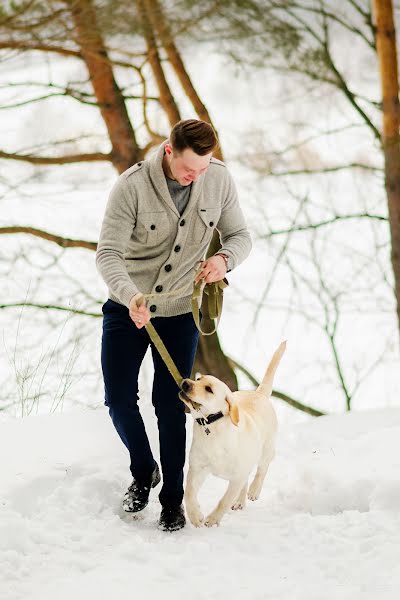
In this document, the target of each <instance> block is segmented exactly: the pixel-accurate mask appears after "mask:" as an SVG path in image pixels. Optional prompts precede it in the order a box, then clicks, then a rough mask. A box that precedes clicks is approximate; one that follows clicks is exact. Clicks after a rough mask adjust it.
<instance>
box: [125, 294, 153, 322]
mask: <svg viewBox="0 0 400 600" xmlns="http://www.w3.org/2000/svg"><path fill="white" fill-rule="evenodd" d="M142 298H143V294H141V293H140V292H139V293H138V294H135V295H134V296H133V298H132V300H131V301H130V304H129V316H130V318H131V319H132V321H133V322H134V323H135V325H136V327H137V328H138V329H142V327H144V326H145V325H147V323H148V322H149V321H150V311H149V309H148V308H147V306H146V304H145V302H144V300H143V304H141V305H140V306H138V303H140V302H139V301H140V299H142Z"/></svg>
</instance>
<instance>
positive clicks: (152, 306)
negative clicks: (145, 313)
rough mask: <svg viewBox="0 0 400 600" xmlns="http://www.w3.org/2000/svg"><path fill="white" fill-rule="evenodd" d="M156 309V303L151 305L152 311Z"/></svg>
mask: <svg viewBox="0 0 400 600" xmlns="http://www.w3.org/2000/svg"><path fill="white" fill-rule="evenodd" d="M156 310H157V306H156V305H155V304H152V305H151V306H150V312H156Z"/></svg>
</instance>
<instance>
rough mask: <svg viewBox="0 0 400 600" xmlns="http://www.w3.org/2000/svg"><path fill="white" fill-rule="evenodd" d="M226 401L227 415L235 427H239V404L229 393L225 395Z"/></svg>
mask: <svg viewBox="0 0 400 600" xmlns="http://www.w3.org/2000/svg"><path fill="white" fill-rule="evenodd" d="M226 401H227V403H228V406H229V416H230V418H231V421H232V423H233V424H234V425H236V427H239V418H240V416H239V406H238V405H237V404H236V402H234V400H233V397H232V395H230V394H229V395H227V396H226Z"/></svg>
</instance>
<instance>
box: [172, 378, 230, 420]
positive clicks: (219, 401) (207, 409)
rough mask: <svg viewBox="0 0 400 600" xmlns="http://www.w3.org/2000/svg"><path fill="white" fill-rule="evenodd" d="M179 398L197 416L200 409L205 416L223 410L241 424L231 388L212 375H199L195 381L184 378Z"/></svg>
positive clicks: (223, 412)
mask: <svg viewBox="0 0 400 600" xmlns="http://www.w3.org/2000/svg"><path fill="white" fill-rule="evenodd" d="M179 398H180V399H181V400H182V402H184V403H185V405H186V407H187V408H188V409H189V411H190V412H191V413H192V415H193V417H195V418H198V416H199V412H198V411H200V412H201V414H202V415H203V416H204V417H208V415H212V414H214V413H217V412H220V411H221V412H222V414H224V415H227V414H229V416H230V418H231V421H232V423H233V424H234V425H236V426H238V425H239V408H238V406H237V404H236V403H235V402H234V400H233V396H232V392H231V390H230V389H229V388H228V386H227V385H226V384H225V383H224V382H223V381H220V380H219V379H217V378H216V377H213V376H212V375H199V376H198V377H197V378H196V380H195V381H194V380H193V379H184V380H183V381H182V384H181V391H180V392H179Z"/></svg>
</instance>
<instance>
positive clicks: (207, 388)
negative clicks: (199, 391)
mask: <svg viewBox="0 0 400 600" xmlns="http://www.w3.org/2000/svg"><path fill="white" fill-rule="evenodd" d="M205 390H206V392H209V393H210V394H212V393H213V391H212V389H211V387H210V386H209V385H206V387H205Z"/></svg>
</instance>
